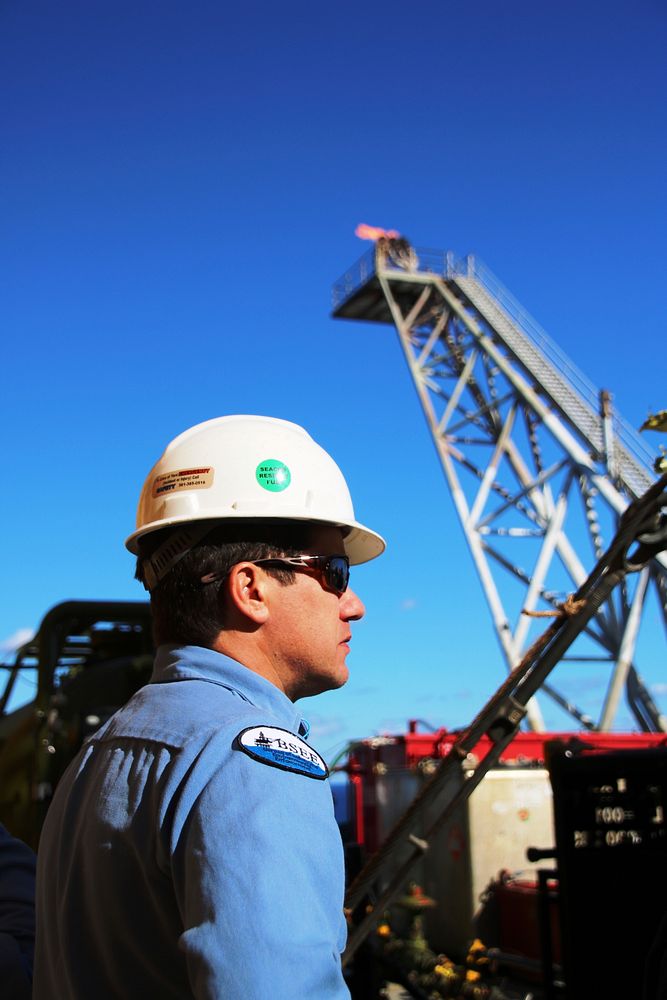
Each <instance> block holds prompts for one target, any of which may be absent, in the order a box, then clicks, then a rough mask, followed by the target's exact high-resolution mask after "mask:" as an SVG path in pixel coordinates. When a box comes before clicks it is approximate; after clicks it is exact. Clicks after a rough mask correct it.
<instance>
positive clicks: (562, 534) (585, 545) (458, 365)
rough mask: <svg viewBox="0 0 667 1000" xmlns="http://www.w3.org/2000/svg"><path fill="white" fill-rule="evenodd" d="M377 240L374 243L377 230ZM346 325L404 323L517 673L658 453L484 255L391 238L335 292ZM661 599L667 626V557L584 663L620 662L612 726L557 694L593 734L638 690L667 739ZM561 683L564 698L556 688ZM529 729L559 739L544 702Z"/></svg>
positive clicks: (610, 611)
mask: <svg viewBox="0 0 667 1000" xmlns="http://www.w3.org/2000/svg"><path fill="white" fill-rule="evenodd" d="M371 235H373V234H371ZM333 315H334V317H337V318H341V319H352V320H355V319H356V320H366V321H369V322H374V323H388V324H393V325H394V326H395V327H396V330H397V333H398V337H399V342H400V345H401V348H402V350H403V353H404V356H405V359H406V361H407V364H408V368H409V371H410V374H411V376H412V378H413V380H414V385H415V388H416V390H417V393H418V396H419V399H420V402H421V405H422V408H423V411H424V414H425V416H426V420H427V423H428V426H429V430H430V432H431V435H432V438H433V442H434V444H435V447H436V450H437V453H438V456H439V458H440V461H441V463H442V467H443V470H444V473H445V476H446V479H447V483H448V485H449V488H450V490H451V494H452V498H453V501H454V505H455V507H456V510H457V513H458V516H459V518H460V521H461V524H462V527H463V530H464V532H465V536H466V539H467V542H468V545H469V547H470V551H471V554H472V557H473V560H474V564H475V567H476V570H477V572H478V574H479V578H480V581H481V583H482V587H483V590H484V594H485V596H486V599H487V602H488V605H489V608H490V611H491V616H492V620H493V626H494V629H495V632H496V635H497V638H498V641H499V643H500V647H501V650H502V654H503V657H504V659H505V663H506V666H507V668H508V669H509V670H512V669H513V668H514V667H515V666H516V665H517V663H519V662H520V660H521V658H522V656H523V655H524V653H525V650H526V648H527V647H528V645H529V644H530V637H529V630H530V627H531V618H530V617H528V616H527V615H526V614H524V613H523V612H525V611H527V612H535V611H536V610H537V609H538V607H539V608H541V609H542V610H547V611H548V610H552V609H553V608H555V607H557V606H558V604H560V603H562V602H563V601H564V600H565V598H566V597H567V595H568V594H569V593H570V592H571V591H572V590H573V589H576V588H577V587H579V586H580V585H581V584H582V582H583V581H584V580H585V578H586V568H585V567H586V566H587V565H588V564H589V561H590V555H589V551H591V550H592V553H593V558H594V559H596V560H597V559H599V558H600V556H601V555H602V553H603V551H604V549H605V541H604V536H605V535H606V538H607V540H608V539H609V538H611V536H612V535H613V534H614V533H615V530H616V524H617V521H618V518H619V516H620V515H621V514H622V512H623V511H624V510H625V508H626V507H627V505H628V503H629V502H630V501H631V500H632V499H633V498H636V497H638V496H640V495H641V494H643V493H644V492H645V491H646V490H647V489H648V488H649V486H650V485H651V484H652V482H653V481H654V479H655V475H654V472H653V464H654V456H653V455H652V454H651V453H650V452H649V451H648V449H647V448H646V447H645V445H644V442H643V441H642V440H641V438H640V437H639V436H638V435H637V434H636V433H635V432H634V431H633V430H632V429H631V428H630V427H628V426H627V425H626V424H625V423H624V422H623V421H622V420H621V418H620V417H619V416H618V415H616V414H614V413H613V411H612V407H611V397H610V394H609V393H608V392H603V393H598V391H597V390H596V389H595V388H594V387H593V386H592V385H591V384H590V383H589V382H588V381H587V379H586V378H585V377H584V376H583V375H582V374H581V373H580V372H579V371H577V369H576V368H575V367H574V365H573V364H572V363H571V362H570V361H569V360H568V359H567V358H566V357H565V356H564V354H563V353H562V352H561V351H560V350H559V349H558V348H557V347H556V345H555V344H553V343H552V341H550V340H549V338H548V337H547V336H546V334H545V333H544V331H543V330H541V329H540V327H539V326H538V325H537V324H536V323H535V321H534V320H532V319H531V317H530V316H528V314H527V313H526V312H525V310H523V309H522V307H521V306H520V305H519V303H518V302H517V301H516V300H515V299H514V298H513V297H512V296H511V295H510V293H509V292H508V291H507V290H506V289H505V288H503V286H502V285H501V284H500V282H499V281H498V280H497V279H496V278H495V277H494V276H493V275H492V274H491V272H490V271H489V270H488V269H487V268H486V267H485V266H484V265H483V264H481V262H480V261H478V260H476V259H475V258H473V257H472V256H468V257H466V258H465V259H463V260H456V259H455V257H454V255H453V254H452V253H451V251H448V252H446V253H445V252H440V251H433V250H424V249H420V248H417V249H416V251H415V250H414V249H413V248H411V247H410V246H409V244H408V243H407V241H406V240H405V239H404V238H400V239H397V238H396V235H395V234H394V236H391V235H389V234H386V233H385V234H382V231H379V236H378V237H377V241H376V244H375V247H374V248H373V249H371V250H370V251H368V252H367V253H366V254H364V255H363V256H362V257H361V259H360V260H359V261H358V262H357V263H356V264H355V265H354V266H353V267H352V268H351V269H350V270H349V271H347V272H346V273H345V274H344V275H343V277H342V278H341V279H340V280H339V281H338V282H337V283H336V284H335V286H334V290H333ZM650 592H653V593H654V594H655V599H656V601H657V606H658V608H659V609H660V610H659V614H660V615H661V616H662V618H663V620H664V621H665V622H666V623H667V560H666V559H665V556H664V555H659V556H657V557H656V558H655V559H652V560H651V561H650V562H649V563H647V565H646V566H645V567H644V569H643V570H642V571H641V572H640V573H639V574H638V576H637V578H636V580H635V581H625V582H624V583H623V584H622V586H620V587H619V588H618V590H617V591H616V592H615V593H613V594H610V595H609V596H608V598H607V599H606V601H605V603H604V605H603V606H602V607H600V609H599V610H598V611H597V613H596V615H595V618H594V619H592V620H591V621H590V622H589V623H588V624H587V625H586V628H585V630H584V631H583V633H582V637H581V640H580V641H579V642H578V644H577V646H576V647H575V648H574V649H573V650H571V651H570V653H569V654H568V656H569V657H570V658H571V659H572V660H573V661H576V663H577V665H578V667H579V669H578V671H577V673H578V676H581V673H582V670H585V669H586V665H590V664H606V665H607V669H608V670H609V679H608V686H607V691H606V694H605V697H604V700H603V703H602V705H601V706H598V709H599V710H598V711H597V718H595V717H592V716H593V713H592V712H588V711H582V710H580V709H578V708H577V705H576V698H574V697H573V695H572V692H571V691H568V687H567V684H568V678H569V677H571V676H572V669H570V671H569V673H568V671H567V669H562V670H560V671H558V672H557V674H556V677H555V679H554V681H553V685H552V682H551V681H550V682H549V683H548V684H546V685H544V687H543V689H542V690H543V691H544V692H546V693H547V694H548V695H550V697H551V698H552V699H553V700H554V701H555V702H556V703H557V704H558V705H559V706H560V708H562V709H564V710H565V711H566V712H568V713H569V714H570V715H571V716H572V717H573V718H574V720H575V723H576V725H577V727H581V726H584V727H586V728H593V729H600V730H603V731H605V730H606V731H608V730H610V729H611V728H612V726H613V724H614V721H615V719H616V717H617V711H618V707H619V701H620V698H621V695H622V693H623V690H624V689H625V692H626V696H627V701H628V704H629V706H630V709H631V711H632V712H633V714H634V716H635V719H636V720H637V724H638V726H639V727H640V728H641V729H644V730H648V731H656V730H664V729H665V720H664V719H663V718H662V717H661V714H660V712H659V710H658V708H657V707H656V705H655V704H654V702H653V700H652V698H651V697H650V695H649V694H648V692H647V690H646V688H645V686H644V685H643V683H642V681H641V678H640V676H639V673H638V671H637V669H636V666H635V663H634V658H635V651H636V645H637V637H638V634H639V630H640V624H641V622H642V618H643V616H644V609H645V608H646V607H647V600H648V594H649V593H650ZM556 682H557V683H558V687H556V686H555V685H556ZM527 721H528V724H529V725H530V726H531V727H532V728H534V729H538V730H539V729H544V722H543V713H542V710H541V708H540V706H539V705H538V704H537V703H536V702H533V703H531V705H530V706H529V707H528V717H527Z"/></svg>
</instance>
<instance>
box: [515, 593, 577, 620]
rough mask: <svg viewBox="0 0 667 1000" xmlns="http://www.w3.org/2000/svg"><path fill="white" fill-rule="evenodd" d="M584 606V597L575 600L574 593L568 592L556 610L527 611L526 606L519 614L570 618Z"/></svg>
mask: <svg viewBox="0 0 667 1000" xmlns="http://www.w3.org/2000/svg"><path fill="white" fill-rule="evenodd" d="M585 607H586V598H585V597H582V598H581V599H580V600H578V601H577V600H575V598H574V594H570V596H569V597H568V599H567V600H566V601H563V603H562V604H559V605H558V608H557V610H556V611H528V609H527V608H523V609H522V611H521V614H522V615H527V616H528V618H572V617H573V616H574V615H577V614H579V612H580V611H581V610H582V609H583V608H585Z"/></svg>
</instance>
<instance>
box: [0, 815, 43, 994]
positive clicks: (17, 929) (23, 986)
mask: <svg viewBox="0 0 667 1000" xmlns="http://www.w3.org/2000/svg"><path fill="white" fill-rule="evenodd" d="M34 947H35V855H34V853H33V851H31V849H30V848H29V847H28V845H27V844H24V843H23V841H21V840H17V839H16V838H15V837H12V835H11V834H10V833H9V831H8V830H6V829H5V827H4V826H3V825H2V823H0V983H2V997H3V1000H30V996H31V987H30V983H31V980H32V959H33V950H34Z"/></svg>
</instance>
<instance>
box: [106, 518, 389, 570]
mask: <svg viewBox="0 0 667 1000" xmlns="http://www.w3.org/2000/svg"><path fill="white" fill-rule="evenodd" d="M233 520H235V518H234V517H233V516H229V517H224V518H212V517H211V516H210V513H209V514H208V516H206V513H205V512H202V516H201V517H199V518H196V517H194V518H193V517H192V515H183V516H182V517H174V518H170V519H167V520H164V519H160V520H159V521H153V522H151V523H149V524H144V525H142V526H141V528H139V529H138V530H137V531H134V532H132V534H131V535H129V536H128V538H126V540H125V548H126V549H128V551H129V552H131V553H132V554H133V555H135V556H138V555H139V540H140V539H141V538H143V536H144V535H150V534H151V533H152V532H153V531H157V530H162V529H164V528H171V527H174V528H175V527H178V525H180V524H192V523H193V522H195V521H210V522H211V527H212V529H213V527H214V526H215V525H216V524H229V523H230V522H232V521H233ZM236 520H239V521H257V522H259V521H262V522H271V521H274V522H276V523H284V524H289V523H290V522H294V521H303V522H304V523H305V524H324V525H331V526H332V527H334V528H340V529H341V531H342V532H343V547H344V549H345V555H346V556H347V557H348V559H349V560H350V565H351V566H359V565H361V564H362V563H365V562H370V561H371V559H376V558H377V557H378V556H381V555H382V553H383V552H384V550H385V549H386V547H387V543H386V542H385V540H384V538H383V537H382V536H381V535H379V534H378V533H377V532H376V531H372V530H371V528H367V527H366V526H365V525H364V524H361V523H360V522H359V521H349V522H341V521H332V520H329V519H328V518H318V517H313V516H312V515H311V516H310V517H305V516H302V517H299V516H298V515H293V516H289V517H285V518H267V517H255V518H249V517H248V514H247V512H243V513H239V515H238V516H237V517H236Z"/></svg>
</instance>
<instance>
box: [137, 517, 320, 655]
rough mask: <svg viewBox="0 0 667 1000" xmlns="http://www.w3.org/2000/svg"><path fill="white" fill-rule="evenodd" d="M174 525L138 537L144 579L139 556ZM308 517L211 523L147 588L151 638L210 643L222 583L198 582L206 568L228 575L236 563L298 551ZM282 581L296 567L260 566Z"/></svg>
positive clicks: (220, 625)
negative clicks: (150, 590) (186, 550)
mask: <svg viewBox="0 0 667 1000" xmlns="http://www.w3.org/2000/svg"><path fill="white" fill-rule="evenodd" d="M173 530H174V529H170V528H165V529H163V530H161V531H156V532H153V533H152V534H150V535H148V536H146V537H145V538H143V539H141V540H140V541H139V558H138V559H137V569H136V573H135V576H136V578H137V580H140V581H141V582H142V583H143V582H144V574H143V566H142V560H143V559H145V558H147V557H148V556H150V555H152V553H153V552H155V551H156V550H157V549H158V548H159V546H160V545H161V544H162V543H163V542H164V541H165V540H166V539H167V537H168V535H169V534H171V533H172V531H173ZM310 536H311V532H310V530H309V525H308V522H304V523H303V524H300V523H299V522H290V523H286V522H284V521H283V522H266V521H254V522H247V521H246V522H242V523H239V522H231V523H223V524H221V525H220V526H218V527H215V528H214V529H213V530H212V531H211V532H209V534H208V535H206V536H205V537H204V538H203V539H202V541H201V542H200V543H199V544H197V545H195V547H194V548H192V549H190V551H189V552H188V553H187V554H186V555H184V556H183V557H182V559H180V560H179V561H178V562H177V563H176V565H175V566H173V567H172V569H171V570H170V571H169V572H168V573H167V574H166V576H165V577H164V578H163V579H162V580H161V581H160V583H158V585H157V586H156V587H155V588H154V589H153V590H152V592H151V611H152V615H153V637H154V640H155V644H156V645H157V646H159V645H161V644H162V643H165V642H173V643H179V644H183V645H193V646H205V647H207V648H211V647H212V646H213V643H214V642H215V640H216V639H217V637H218V635H219V634H220V632H221V631H223V630H224V628H225V610H226V609H225V606H224V601H223V600H222V597H221V585H220V583H213V584H202V582H201V578H202V576H204V575H205V574H206V573H219V574H221V575H222V576H223V577H224V576H226V575H227V573H228V572H229V570H230V569H231V568H232V566H235V565H236V564H237V563H240V562H244V561H246V560H247V561H248V562H253V561H254V560H255V559H271V558H272V557H274V556H276V557H278V556H293V555H300V554H301V553H302V552H303V550H304V547H306V546H307V545H308V544H309V538H310ZM264 568H265V570H266V572H267V573H270V574H271V576H274V577H275V578H276V579H277V580H278V581H279V582H280V583H281V584H282V585H283V586H287V585H289V584H291V583H294V579H295V576H296V574H295V572H294V571H293V570H291V569H287V568H285V567H279V566H266V567H264Z"/></svg>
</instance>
